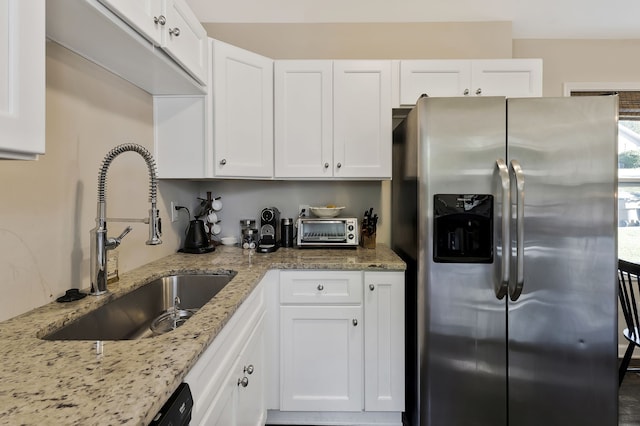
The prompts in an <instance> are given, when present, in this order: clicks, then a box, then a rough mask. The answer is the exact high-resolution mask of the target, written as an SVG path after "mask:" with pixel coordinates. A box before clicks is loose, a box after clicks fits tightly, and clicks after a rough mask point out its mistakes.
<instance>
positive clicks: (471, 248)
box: [433, 194, 493, 263]
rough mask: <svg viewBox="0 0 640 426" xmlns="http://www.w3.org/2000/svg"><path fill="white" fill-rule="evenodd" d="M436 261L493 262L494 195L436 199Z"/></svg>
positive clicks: (444, 196) (434, 253)
mask: <svg viewBox="0 0 640 426" xmlns="http://www.w3.org/2000/svg"><path fill="white" fill-rule="evenodd" d="M433 198H434V200H433V204H434V207H433V210H434V212H433V213H434V215H433V216H434V221H433V227H434V230H433V261H434V262H441V263H492V262H493V196H492V195H486V194H462V195H460V194H436V195H434V196H433Z"/></svg>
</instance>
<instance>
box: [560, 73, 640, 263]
mask: <svg viewBox="0 0 640 426" xmlns="http://www.w3.org/2000/svg"><path fill="white" fill-rule="evenodd" d="M570 86H571V85H570ZM573 86H575V87H570V88H569V89H567V87H566V86H565V94H569V95H570V96H587V95H591V96H594V95H595V96H597V95H608V94H613V93H617V94H618V96H619V121H618V257H619V258H620V259H624V260H628V261H631V262H637V263H640V87H633V88H631V87H629V86H633V85H623V87H622V88H621V87H613V86H616V85H611V86H610V87H609V88H607V86H606V85H605V84H596V85H593V84H586V83H577V84H575V85H573ZM589 86H591V87H589ZM594 86H595V87H594ZM598 86H599V87H598ZM631 89H634V90H631ZM567 92H568V93H567Z"/></svg>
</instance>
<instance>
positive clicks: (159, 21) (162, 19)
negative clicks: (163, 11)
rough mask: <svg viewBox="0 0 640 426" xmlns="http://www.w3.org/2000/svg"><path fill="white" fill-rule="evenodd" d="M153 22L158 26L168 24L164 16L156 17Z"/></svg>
mask: <svg viewBox="0 0 640 426" xmlns="http://www.w3.org/2000/svg"><path fill="white" fill-rule="evenodd" d="M153 22H154V23H156V24H160V25H164V24H166V23H167V18H165V17H164V15H160V16H154V17H153Z"/></svg>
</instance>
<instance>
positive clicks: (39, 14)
mask: <svg viewBox="0 0 640 426" xmlns="http://www.w3.org/2000/svg"><path fill="white" fill-rule="evenodd" d="M0 33H1V36H0V38H1V39H2V40H3V41H4V42H3V43H2V44H1V45H0V158H8V159H16V160H35V159H37V158H38V155H39V154H44V148H45V5H44V2H42V1H40V0H0Z"/></svg>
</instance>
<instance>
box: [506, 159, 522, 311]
mask: <svg viewBox="0 0 640 426" xmlns="http://www.w3.org/2000/svg"><path fill="white" fill-rule="evenodd" d="M509 176H510V177H511V178H512V179H511V181H512V182H513V184H514V185H515V190H516V192H515V197H516V200H515V202H516V217H515V219H516V253H515V258H516V259H515V273H514V276H515V280H512V282H510V283H509V297H510V298H511V300H513V301H514V302H515V301H516V300H518V299H519V298H520V294H522V288H523V287H524V172H523V171H522V167H521V166H520V163H519V162H518V160H511V163H510V164H509Z"/></svg>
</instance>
